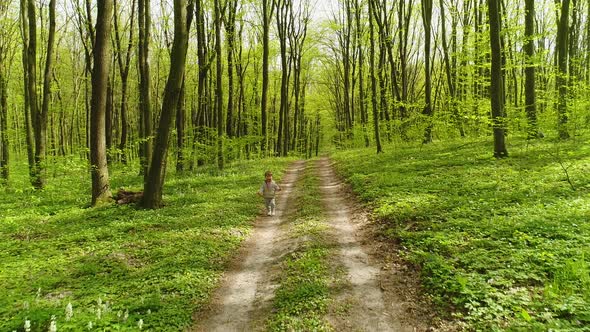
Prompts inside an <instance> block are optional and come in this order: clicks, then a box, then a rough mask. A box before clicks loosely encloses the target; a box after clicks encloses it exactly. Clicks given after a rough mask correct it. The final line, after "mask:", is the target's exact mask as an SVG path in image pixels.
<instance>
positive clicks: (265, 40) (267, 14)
mask: <svg viewBox="0 0 590 332" xmlns="http://www.w3.org/2000/svg"><path fill="white" fill-rule="evenodd" d="M269 1H270V0H262V98H261V100H260V126H261V134H262V142H261V144H260V150H261V151H262V154H263V155H266V149H267V145H268V133H267V127H268V125H267V123H268V120H267V112H266V107H267V100H268V81H269V78H268V66H269V64H268V56H269V30H270V20H271V18H272V12H273V9H274V6H272V5H271V6H270V8H269Z"/></svg>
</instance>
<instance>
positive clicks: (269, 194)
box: [257, 171, 281, 216]
mask: <svg viewBox="0 0 590 332" xmlns="http://www.w3.org/2000/svg"><path fill="white" fill-rule="evenodd" d="M277 191H281V187H279V185H278V184H276V183H275V182H274V181H273V180H272V172H271V171H266V172H265V173H264V183H263V184H262V186H261V187H260V190H259V191H258V193H257V194H258V195H259V196H262V197H264V205H265V206H266V215H267V216H274V215H275V195H276V193H277Z"/></svg>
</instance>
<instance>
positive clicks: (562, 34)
mask: <svg viewBox="0 0 590 332" xmlns="http://www.w3.org/2000/svg"><path fill="white" fill-rule="evenodd" d="M569 6H570V1H569V0H563V1H562V2H561V15H560V17H559V22H558V23H557V42H556V44H555V48H556V53H557V69H558V72H557V77H556V78H555V85H556V87H557V90H558V93H559V97H558V102H557V116H558V120H557V132H558V135H559V138H561V139H567V138H569V133H568V131H567V127H566V125H567V121H568V115H567V98H568V86H567V84H568V80H567V69H568V66H567V64H568V52H567V51H568V48H567V47H568V27H569V23H568V22H569V20H568V18H569Z"/></svg>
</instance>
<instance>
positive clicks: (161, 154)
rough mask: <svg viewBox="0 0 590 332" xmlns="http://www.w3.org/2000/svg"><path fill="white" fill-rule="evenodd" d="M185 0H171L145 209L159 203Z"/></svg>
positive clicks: (184, 37) (180, 65)
mask: <svg viewBox="0 0 590 332" xmlns="http://www.w3.org/2000/svg"><path fill="white" fill-rule="evenodd" d="M187 7H188V6H187V0H174V41H173V44H172V52H171V55H170V73H169V74H168V80H167V82H166V88H165V90H164V99H163V101H162V112H161V113H160V123H159V125H158V131H157V132H156V139H155V144H154V151H153V154H152V159H151V164H150V167H149V175H148V181H147V182H146V183H145V185H144V195H143V199H142V202H141V204H142V206H143V207H144V208H148V209H156V208H160V207H162V187H163V185H164V178H165V175H166V155H167V152H168V139H169V137H170V129H171V128H170V127H171V125H172V121H173V118H174V111H175V109H176V106H177V105H178V102H179V99H180V94H181V89H182V81H183V77H184V72H185V66H186V52H187V48H188V30H189V22H190V21H191V17H192V8H191V9H190V10H187V9H188V8H187Z"/></svg>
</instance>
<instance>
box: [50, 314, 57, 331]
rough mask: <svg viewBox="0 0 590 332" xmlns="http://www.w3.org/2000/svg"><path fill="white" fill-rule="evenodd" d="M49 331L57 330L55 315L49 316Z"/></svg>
mask: <svg viewBox="0 0 590 332" xmlns="http://www.w3.org/2000/svg"><path fill="white" fill-rule="evenodd" d="M49 332H57V323H56V322H55V315H52V316H51V323H50V324H49Z"/></svg>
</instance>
